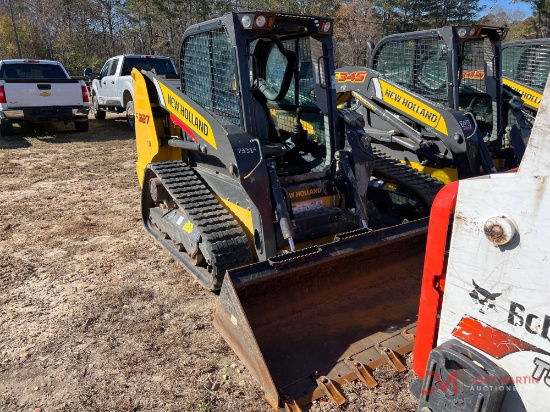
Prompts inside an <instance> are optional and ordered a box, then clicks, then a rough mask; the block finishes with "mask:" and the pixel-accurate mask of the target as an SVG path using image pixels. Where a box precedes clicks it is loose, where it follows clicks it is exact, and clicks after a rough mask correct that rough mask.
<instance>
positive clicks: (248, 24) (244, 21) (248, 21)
mask: <svg viewBox="0 0 550 412" xmlns="http://www.w3.org/2000/svg"><path fill="white" fill-rule="evenodd" d="M241 23H242V24H243V27H244V28H245V29H249V28H251V27H252V19H251V18H250V16H243V17H241Z"/></svg>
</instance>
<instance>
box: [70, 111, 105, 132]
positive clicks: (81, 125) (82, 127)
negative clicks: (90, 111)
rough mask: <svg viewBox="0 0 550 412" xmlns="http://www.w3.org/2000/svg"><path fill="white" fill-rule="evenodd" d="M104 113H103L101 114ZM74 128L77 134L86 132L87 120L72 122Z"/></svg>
mask: <svg viewBox="0 0 550 412" xmlns="http://www.w3.org/2000/svg"><path fill="white" fill-rule="evenodd" d="M103 113H105V112H103ZM74 127H76V131H77V132H87V131H88V120H85V121H83V122H74Z"/></svg>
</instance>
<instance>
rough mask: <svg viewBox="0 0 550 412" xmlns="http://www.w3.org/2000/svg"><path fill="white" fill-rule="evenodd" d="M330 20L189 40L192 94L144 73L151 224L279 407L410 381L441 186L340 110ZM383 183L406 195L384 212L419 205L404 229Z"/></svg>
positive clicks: (232, 25)
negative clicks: (378, 373) (379, 197)
mask: <svg viewBox="0 0 550 412" xmlns="http://www.w3.org/2000/svg"><path fill="white" fill-rule="evenodd" d="M332 24H333V22H332V21H331V20H330V19H326V18H322V17H310V16H300V15H290V14H277V13H270V12H265V13H264V12H239V13H228V14H225V15H223V16H221V17H219V18H216V19H214V20H210V21H206V22H203V23H200V24H196V25H193V26H191V27H189V28H188V29H187V30H186V31H185V34H184V38H183V42H182V49H181V55H180V74H181V88H180V89H178V88H174V87H172V86H170V85H168V84H166V83H165V82H164V81H163V80H162V79H159V78H158V77H156V76H155V75H154V74H153V73H151V72H147V71H141V72H140V71H138V70H133V72H132V76H133V80H134V91H135V116H136V122H135V124H136V129H135V130H136V145H137V152H138V160H137V174H138V178H139V182H140V185H141V187H142V199H141V205H142V217H143V222H144V224H145V227H146V228H147V230H148V231H149V233H150V234H151V235H152V236H153V237H154V238H155V239H156V240H157V241H158V242H159V243H160V244H161V245H162V247H163V248H165V249H166V250H168V251H169V252H170V253H171V255H172V256H173V257H174V259H176V260H177V261H178V262H180V263H181V264H182V265H183V266H184V267H185V269H186V270H187V271H188V272H189V273H190V274H191V275H193V276H194V277H195V278H196V279H197V280H198V281H199V282H200V284H201V285H202V286H204V287H205V288H208V289H211V290H217V289H220V288H221V291H220V299H219V306H218V308H217V310H216V314H215V319H214V324H215V326H216V327H217V328H218V330H219V331H220V333H221V334H222V335H223V337H224V338H225V340H226V341H227V342H228V343H229V345H230V346H231V347H232V348H233V349H234V350H235V352H236V353H237V354H238V356H239V357H240V358H241V359H242V361H243V362H244V364H245V365H246V366H247V367H248V368H249V369H250V371H251V372H252V373H253V374H254V376H255V377H256V378H257V379H258V381H259V382H260V384H261V386H262V388H263V390H264V392H265V394H266V399H267V400H268V401H269V403H270V404H271V405H272V406H273V407H274V408H276V409H278V408H287V409H290V410H293V411H298V410H300V408H301V407H302V406H304V405H307V404H308V403H309V402H311V401H312V400H314V399H316V398H319V397H321V396H324V395H326V396H328V397H329V398H330V399H331V400H332V401H334V402H335V403H337V404H341V403H343V402H345V398H344V396H343V395H342V392H341V390H340V385H341V384H343V383H345V382H348V381H350V380H353V379H359V380H361V381H362V382H364V383H365V384H366V385H368V386H375V385H376V381H375V379H374V378H373V377H372V375H371V371H372V369H374V368H376V367H377V366H378V365H380V364H382V363H387V364H389V365H391V366H392V367H394V368H396V369H398V370H404V368H405V367H404V366H403V359H402V358H401V356H402V355H403V354H405V353H406V352H408V351H410V350H411V349H412V342H413V335H414V327H415V316H416V313H417V308H418V293H419V290H420V279H421V275H422V261H423V256H424V248H425V246H424V245H425V242H426V228H427V221H426V218H425V216H427V215H428V213H429V208H430V205H431V201H432V200H433V198H434V196H435V194H436V193H437V191H438V190H439V189H440V188H441V187H442V184H441V183H440V182H438V181H436V180H435V179H432V178H430V177H429V176H427V175H425V174H421V173H418V172H415V171H414V170H412V169H410V168H409V167H407V166H405V165H402V164H399V163H394V162H392V161H390V160H388V159H386V158H385V157H383V156H381V157H377V156H376V155H375V154H374V153H373V151H372V148H371V146H370V142H369V139H368V138H367V137H366V135H365V133H364V130H363V126H364V124H363V120H362V118H361V116H360V115H358V114H357V113H356V112H355V111H353V110H350V109H338V108H337V101H336V93H335V90H334V88H333V83H332V77H333V75H334V60H333V54H332V52H333V44H332V28H333V27H332ZM385 176H390V177H391V179H392V181H398V182H399V183H400V185H401V186H402V190H394V191H393V192H392V193H391V196H387V198H386V201H387V202H390V203H391V202H393V203H395V208H396V209H400V210H403V207H404V204H405V203H406V204H409V205H410V206H411V210H410V211H409V212H405V211H403V212H402V213H401V215H402V217H401V218H400V220H399V221H395V220H389V221H388V220H382V219H384V217H383V216H381V215H380V214H379V213H378V210H377V208H376V207H375V206H374V205H373V204H371V203H370V202H369V201H368V198H369V195H368V193H370V191H371V190H372V191H375V190H376V186H384V184H385V183H384V178H385ZM372 181H374V182H375V183H376V184H374V185H373V184H372V183H371V182H372ZM373 187H374V189H373ZM367 189H368V191H367ZM388 191H390V190H388ZM394 218H395V216H394ZM394 223H398V224H394ZM396 257H399V258H398V259H396Z"/></svg>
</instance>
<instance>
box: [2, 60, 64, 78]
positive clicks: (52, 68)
mask: <svg viewBox="0 0 550 412" xmlns="http://www.w3.org/2000/svg"><path fill="white" fill-rule="evenodd" d="M0 79H68V77H67V75H66V74H65V72H64V71H63V69H62V68H61V67H59V66H57V65H55V64H37V63H13V64H4V65H2V69H0Z"/></svg>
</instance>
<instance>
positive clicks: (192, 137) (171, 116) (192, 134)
mask: <svg viewBox="0 0 550 412" xmlns="http://www.w3.org/2000/svg"><path fill="white" fill-rule="evenodd" d="M170 120H172V123H174V124H177V125H178V126H179V127H181V128H182V129H183V131H185V133H187V134H188V135H189V136H190V137H191V139H193V140H194V141H195V142H197V143H198V142H199V141H198V139H197V136H195V133H193V131H192V130H191V129H190V128H189V126H187V125H186V124H185V123H183V122H182V121H181V120H180V119H178V118H177V117H176V116H175V115H174V114H173V113H170Z"/></svg>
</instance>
